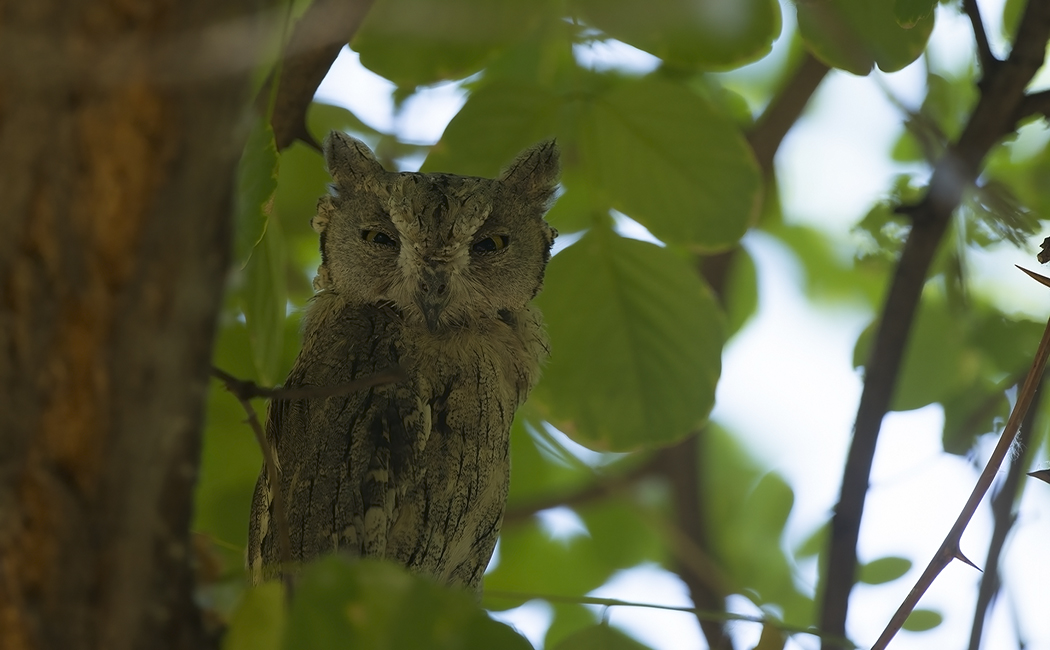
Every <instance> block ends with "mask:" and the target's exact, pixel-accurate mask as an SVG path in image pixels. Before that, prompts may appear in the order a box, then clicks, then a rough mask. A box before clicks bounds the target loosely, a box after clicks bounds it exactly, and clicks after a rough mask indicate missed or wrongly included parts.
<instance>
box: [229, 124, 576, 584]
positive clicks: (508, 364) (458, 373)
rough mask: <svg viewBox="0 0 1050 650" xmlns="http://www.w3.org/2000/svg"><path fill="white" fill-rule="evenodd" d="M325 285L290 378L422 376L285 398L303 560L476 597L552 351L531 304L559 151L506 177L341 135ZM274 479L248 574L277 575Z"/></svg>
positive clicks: (329, 156) (282, 408)
mask: <svg viewBox="0 0 1050 650" xmlns="http://www.w3.org/2000/svg"><path fill="white" fill-rule="evenodd" d="M325 157H326V160H327V163H328V170H329V172H330V173H331V175H332V178H333V180H334V181H335V182H334V185H333V190H334V191H333V194H332V195H331V196H326V197H324V198H322V199H321V200H320V201H319V202H318V208H317V216H316V217H314V220H313V226H314V229H315V230H316V231H317V232H318V233H320V239H321V260H322V263H321V266H320V267H319V268H318V272H317V277H316V278H315V280H314V287H315V289H317V290H318V293H317V295H316V296H315V297H314V299H313V301H312V302H311V304H310V306H309V307H308V309H307V312H306V315H305V318H304V321H303V347H302V350H301V352H300V353H299V357H298V359H297V360H296V362H295V366H294V367H293V368H292V371H291V373H290V374H289V376H288V380H287V382H286V384H285V385H286V386H288V387H292V386H302V387H309V386H334V385H339V384H345V383H348V382H350V381H353V380H354V379H358V378H361V377H365V376H368V375H370V374H372V373H374V372H376V371H379V370H382V369H384V368H388V367H391V366H394V365H397V366H400V367H401V368H402V369H403V370H404V371H405V372H406V373H407V375H408V379H407V380H405V381H401V382H399V383H396V384H387V385H383V386H377V387H375V388H371V389H368V390H365V391H361V392H358V393H353V394H349V395H345V396H338V397H329V398H315V399H309V400H291V401H288V400H276V401H274V402H273V403H272V404H271V405H270V410H269V418H268V423H267V436H268V438H269V442H270V445H271V447H272V449H273V450H274V453H275V457H276V460H277V464H278V466H279V470H280V471H279V476H280V483H281V489H282V490H283V494H284V495H285V503H286V504H287V505H286V509H287V510H288V525H289V530H290V536H291V545H292V557H293V559H294V560H309V559H311V558H313V557H316V556H318V555H320V554H323V553H327V552H330V551H334V550H339V551H341V552H346V553H348V554H350V555H353V556H368V557H385V558H390V559H393V560H396V561H398V562H400V563H401V564H404V565H405V566H407V567H409V568H410V569H412V570H414V571H416V572H418V573H423V574H427V575H430V576H433V577H435V578H437V579H439V580H441V581H444V582H447V583H449V584H455V585H462V586H465V587H469V588H473V589H478V588H479V587H480V583H481V578H482V574H483V573H484V571H485V567H486V565H487V564H488V561H489V558H490V556H491V555H492V550H493V547H494V546H495V544H496V538H497V537H498V535H499V530H500V524H501V522H502V518H503V509H504V505H505V503H506V497H507V487H508V481H509V470H510V461H509V458H508V447H509V434H510V425H511V420H512V419H513V417H514V411H515V409H517V407H518V406H520V405H521V403H522V402H523V401H524V400H525V397H526V396H527V394H528V392H529V390H530V389H531V388H532V386H533V385H534V384H535V382H536V380H537V378H538V375H539V367H540V364H541V362H542V361H543V359H545V358H546V356H547V342H546V338H545V336H544V333H543V328H542V323H541V319H540V314H539V312H538V311H537V310H536V308H535V307H532V306H531V305H530V304H529V303H530V301H531V300H532V298H533V297H534V296H535V295H536V293H537V292H538V291H539V289H540V287H541V285H542V282H543V271H544V267H545V266H546V264H547V260H548V258H549V256H550V247H551V243H552V241H553V239H554V236H555V235H556V233H555V231H554V230H553V229H552V228H551V227H550V226H548V225H547V223H546V222H545V221H544V220H543V214H544V212H545V211H546V209H547V207H548V204H549V202H550V199H551V196H552V193H553V191H554V188H555V185H556V183H557V174H558V153H557V148H556V147H555V145H554V143H553V142H545V143H541V144H539V145H537V146H535V147H533V148H531V149H529V150H527V151H525V152H524V153H522V154H521V155H520V156H519V157H518V158H517V160H515V161H514V163H512V164H511V165H510V167H508V168H507V170H506V171H505V172H504V173H503V174H502V175H501V176H500V177H499V178H498V179H484V178H474V177H468V176H457V175H453V174H423V173H394V172H387V171H385V170H384V169H383V168H382V166H381V165H380V164H379V162H378V161H377V160H376V159H375V157H374V156H373V155H372V152H371V151H369V150H368V148H367V147H366V146H365V145H364V144H362V143H361V142H359V141H357V140H355V139H353V138H350V137H348V136H346V135H344V134H342V133H337V132H334V133H332V134H331V135H330V136H329V138H328V139H327V141H326V143H325ZM272 490H273V487H272V486H271V485H269V481H268V480H267V476H266V470H265V468H264V469H263V472H262V473H261V475H260V476H259V481H258V483H257V484H256V489H255V496H254V499H253V501H252V513H251V523H250V526H249V536H248V537H249V539H248V564H249V570H250V572H251V575H252V579H253V580H254V581H256V582H258V581H259V580H262V579H266V578H270V577H274V576H275V575H277V574H278V570H277V566H278V565H279V561H280V557H279V556H280V553H279V550H278V548H279V544H278V540H277V536H278V532H277V526H276V522H275V521H274V520H273V516H274V515H273V503H272V501H273V499H272V494H273V492H272Z"/></svg>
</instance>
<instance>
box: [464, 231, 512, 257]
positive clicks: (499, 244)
mask: <svg viewBox="0 0 1050 650" xmlns="http://www.w3.org/2000/svg"><path fill="white" fill-rule="evenodd" d="M508 244H510V236H509V235H493V236H491V237H486V238H485V239H479V240H478V241H476V242H474V245H473V246H472V247H471V250H473V251H474V252H475V253H495V252H496V251H501V250H503V249H504V248H506V247H507V245H508Z"/></svg>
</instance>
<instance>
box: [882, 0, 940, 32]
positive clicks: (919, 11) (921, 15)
mask: <svg viewBox="0 0 1050 650" xmlns="http://www.w3.org/2000/svg"><path fill="white" fill-rule="evenodd" d="M936 6H937V0H895V1H894V3H893V15H894V16H895V17H896V18H897V24H898V25H900V26H901V27H903V28H904V29H911V28H912V27H915V26H916V25H918V24H919V21H920V20H923V19H925V18H928V17H929V16H930V14H932V13H933V8H934V7H936Z"/></svg>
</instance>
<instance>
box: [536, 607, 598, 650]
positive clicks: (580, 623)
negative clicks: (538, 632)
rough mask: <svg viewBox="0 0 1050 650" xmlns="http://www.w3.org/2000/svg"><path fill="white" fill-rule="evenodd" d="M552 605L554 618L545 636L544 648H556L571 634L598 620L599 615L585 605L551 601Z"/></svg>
mask: <svg viewBox="0 0 1050 650" xmlns="http://www.w3.org/2000/svg"><path fill="white" fill-rule="evenodd" d="M551 607H552V608H553V610H554V618H553V619H552V620H551V624H550V627H548V628H547V634H546V635H545V636H544V637H543V647H544V648H555V647H557V644H559V643H561V642H562V641H563V640H564V639H566V638H568V637H569V636H570V635H572V634H574V633H576V632H577V631H579V630H581V629H583V628H585V627H590V626H592V625H594V624H595V623H597V622H598V616H596V615H595V613H594V612H593V611H592V610H590V609H588V608H586V607H584V606H583V605H576V604H571V603H551Z"/></svg>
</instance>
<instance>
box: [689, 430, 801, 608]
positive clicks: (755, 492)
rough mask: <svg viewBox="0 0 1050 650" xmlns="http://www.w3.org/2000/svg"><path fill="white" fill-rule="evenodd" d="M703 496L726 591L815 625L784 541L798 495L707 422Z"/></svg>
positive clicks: (703, 438)
mask: <svg viewBox="0 0 1050 650" xmlns="http://www.w3.org/2000/svg"><path fill="white" fill-rule="evenodd" d="M699 441H700V444H699V449H698V451H699V454H700V459H699V463H700V465H699V466H700V472H699V474H700V477H701V484H700V488H701V492H700V493H701V495H702V498H703V499H704V504H705V505H704V508H705V514H706V523H707V530H708V531H710V533H709V534H710V536H711V548H710V552H711V553H712V556H713V559H715V561H716V562H717V563H718V567H719V569H721V573H722V575H723V576H724V577H725V579H726V582H727V585H726V588H727V589H730V590H732V592H734V593H741V594H743V595H745V596H747V597H748V598H750V599H751V600H752V601H753V602H755V604H757V605H760V606H761V605H765V604H776V605H777V606H778V607H779V608H780V609H781V611H782V612H783V620H784V621H786V622H788V623H791V624H794V625H809V624H811V623H812V620H811V619H812V615H813V607H812V600H811V599H809V598H808V597H806V596H804V595H802V594H801V593H799V592H798V590H797V588H796V587H795V581H794V577H793V575H792V566H793V564H792V563H791V562H790V561H789V560H788V557H787V555H786V554H785V552H784V550H783V548H782V547H781V540H782V538H783V535H784V525H785V524H786V523H787V518H788V515H789V514H790V512H791V507H792V505H793V503H794V493H793V492H792V490H791V488H790V486H788V484H787V483H786V482H785V481H784V479H783V478H781V477H780V476H779V475H777V474H775V473H773V472H768V471H766V470H764V469H763V468H761V467H759V466H758V464H757V463H756V462H755V460H754V459H753V458H752V457H751V455H750V454H749V453H748V452H747V450H745V449H744V448H743V447H742V446H741V444H740V442H739V441H738V440H736V439H735V438H734V437H733V436H732V435H731V434H729V433H728V432H726V431H725V430H724V429H722V428H721V427H718V426H717V425H714V424H708V425H707V426H706V427H704V429H703V431H702V433H701V434H700V439H699Z"/></svg>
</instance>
